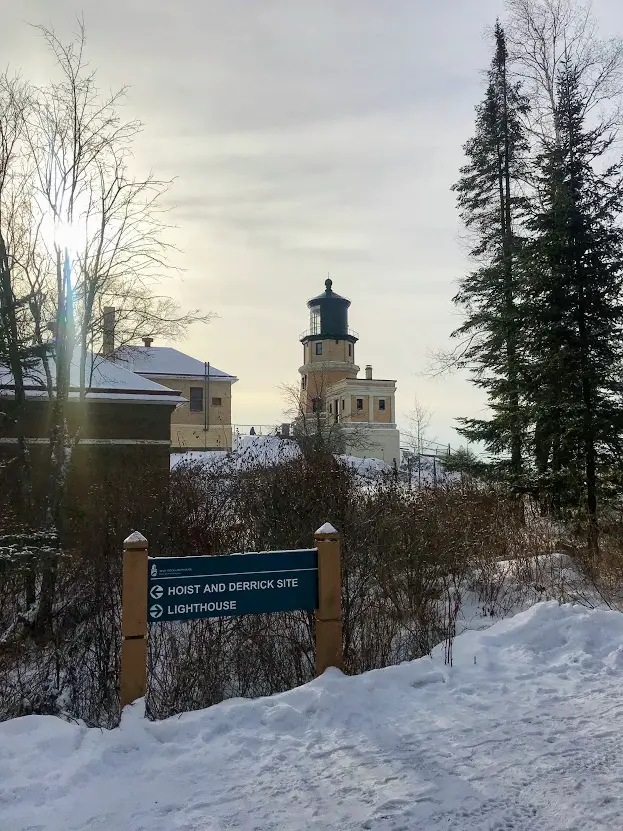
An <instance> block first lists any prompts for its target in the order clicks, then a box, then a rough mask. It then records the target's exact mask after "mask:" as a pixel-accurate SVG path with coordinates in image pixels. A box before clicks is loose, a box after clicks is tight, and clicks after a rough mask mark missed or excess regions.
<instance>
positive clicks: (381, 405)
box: [379, 398, 385, 410]
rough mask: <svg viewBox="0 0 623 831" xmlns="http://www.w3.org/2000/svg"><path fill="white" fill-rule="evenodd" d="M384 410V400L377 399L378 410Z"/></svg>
mask: <svg viewBox="0 0 623 831" xmlns="http://www.w3.org/2000/svg"><path fill="white" fill-rule="evenodd" d="M384 409H385V399H384V398H379V410H384Z"/></svg>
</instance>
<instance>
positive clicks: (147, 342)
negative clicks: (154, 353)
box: [143, 336, 154, 347]
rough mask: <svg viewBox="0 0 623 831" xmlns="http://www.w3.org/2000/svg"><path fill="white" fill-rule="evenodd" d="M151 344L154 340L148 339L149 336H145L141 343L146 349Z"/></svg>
mask: <svg viewBox="0 0 623 831" xmlns="http://www.w3.org/2000/svg"><path fill="white" fill-rule="evenodd" d="M153 342H154V339H153V338H150V337H149V336H147V337H145V338H143V343H144V344H145V346H147V347H149V346H151V345H152V343H153Z"/></svg>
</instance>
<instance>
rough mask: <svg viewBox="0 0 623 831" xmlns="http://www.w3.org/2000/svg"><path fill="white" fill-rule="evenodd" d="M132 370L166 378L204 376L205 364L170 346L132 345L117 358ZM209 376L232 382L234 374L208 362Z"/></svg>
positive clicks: (233, 381)
mask: <svg viewBox="0 0 623 831" xmlns="http://www.w3.org/2000/svg"><path fill="white" fill-rule="evenodd" d="M118 360H119V362H120V363H121V362H123V364H124V365H125V366H127V368H128V369H130V370H132V372H137V373H139V374H140V375H149V376H151V377H160V376H161V377H163V378H165V377H167V378H204V377H205V372H206V365H205V364H204V362H203V361H199V360H197V358H192V357H191V356H190V355H186V354H185V353H184V352H180V351H179V350H178V349H173V348H172V347H170V346H132V347H128V348H127V349H125V350H124V351H123V355H122V356H121V357H120V358H119V359H118ZM209 377H210V378H213V379H214V380H217V381H229V382H230V383H232V384H234V383H235V382H236V381H237V380H238V379H237V378H236V376H235V375H230V374H229V373H228V372H223V370H222V369H217V368H216V367H215V366H212V364H210V374H209Z"/></svg>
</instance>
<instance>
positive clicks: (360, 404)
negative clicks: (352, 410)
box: [357, 398, 363, 410]
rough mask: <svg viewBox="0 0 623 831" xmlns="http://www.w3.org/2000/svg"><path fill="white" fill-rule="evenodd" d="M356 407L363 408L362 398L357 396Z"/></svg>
mask: <svg viewBox="0 0 623 831" xmlns="http://www.w3.org/2000/svg"><path fill="white" fill-rule="evenodd" d="M357 409H358V410H363V398H358V399H357Z"/></svg>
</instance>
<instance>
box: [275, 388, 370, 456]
mask: <svg viewBox="0 0 623 831" xmlns="http://www.w3.org/2000/svg"><path fill="white" fill-rule="evenodd" d="M329 387H330V384H329V381H328V379H327V377H326V375H325V373H323V372H315V373H314V379H313V389H309V390H304V389H301V387H300V386H299V385H297V384H284V385H283V386H282V387H281V390H282V393H283V395H284V400H285V403H286V409H285V411H284V415H285V416H286V418H289V419H290V421H291V422H292V424H293V428H294V430H293V432H294V438H295V439H296V440H297V441H298V442H299V444H300V445H301V448H302V449H303V450H306V449H309V450H311V451H326V452H328V453H345V452H346V451H347V450H348V449H356V450H362V451H365V450H372V449H373V446H374V442H373V441H371V439H370V435H369V431H367V430H366V429H365V428H364V427H361V426H359V425H358V424H357V422H351V421H345V420H343V419H342V418H341V417H340V414H339V413H337V412H335V411H333V409H332V407H330V404H329V402H328V401H327V397H328V396H327V393H328V390H329Z"/></svg>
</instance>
